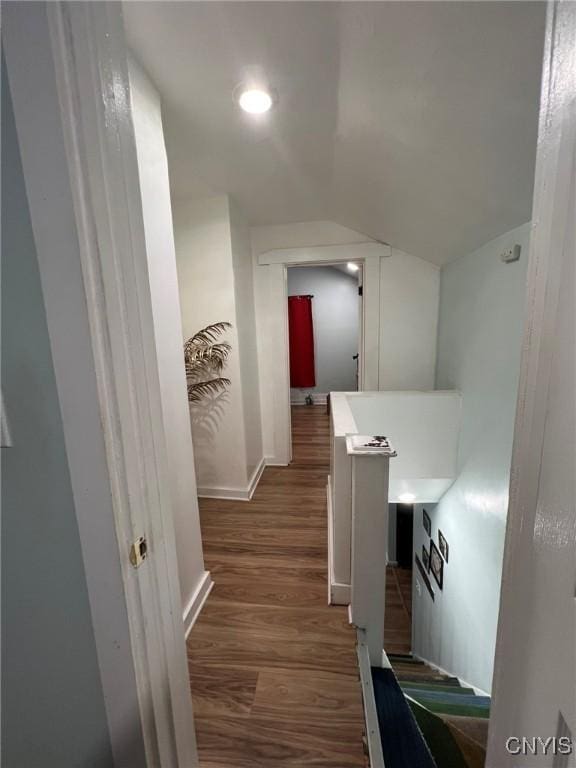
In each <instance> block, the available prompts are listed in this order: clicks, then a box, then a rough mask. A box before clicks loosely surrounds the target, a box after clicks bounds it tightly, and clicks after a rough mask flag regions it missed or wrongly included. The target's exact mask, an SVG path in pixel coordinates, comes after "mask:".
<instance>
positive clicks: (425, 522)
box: [422, 509, 432, 536]
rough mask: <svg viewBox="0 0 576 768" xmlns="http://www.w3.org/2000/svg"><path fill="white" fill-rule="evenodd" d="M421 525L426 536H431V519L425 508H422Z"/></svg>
mask: <svg viewBox="0 0 576 768" xmlns="http://www.w3.org/2000/svg"><path fill="white" fill-rule="evenodd" d="M422 525H423V526H424V530H425V531H426V533H427V534H428V536H432V521H431V520H430V515H429V514H428V512H426V510H425V509H423V510H422Z"/></svg>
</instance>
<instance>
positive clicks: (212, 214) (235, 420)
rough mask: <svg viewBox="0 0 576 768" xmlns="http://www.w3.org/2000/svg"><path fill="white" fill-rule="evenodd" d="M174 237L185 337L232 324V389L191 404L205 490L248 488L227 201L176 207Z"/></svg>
mask: <svg viewBox="0 0 576 768" xmlns="http://www.w3.org/2000/svg"><path fill="white" fill-rule="evenodd" d="M174 236H175V242H176V259H177V264H178V284H179V288H180V305H181V309H182V330H183V333H184V339H188V338H190V336H192V335H193V334H194V333H196V331H199V330H200V329H201V328H203V327H204V326H206V325H209V324H210V323H216V322H219V321H227V322H231V323H232V324H233V326H234V327H233V328H232V329H231V330H230V331H229V332H228V333H227V334H226V337H225V338H226V340H227V341H229V342H230V344H231V345H232V351H231V353H230V357H229V359H228V365H227V367H226V371H225V375H226V376H227V378H229V379H230V381H231V386H230V387H229V389H228V391H227V392H225V393H223V394H221V395H218V396H217V397H216V398H214V399H213V400H211V401H210V402H207V403H204V404H201V405H198V406H191V408H190V413H191V419H192V435H193V440H194V450H195V454H194V455H195V458H196V472H197V477H198V486H199V492H200V493H201V494H202V493H204V492H206V491H208V490H209V489H214V488H219V489H229V490H234V489H238V488H245V487H246V484H247V471H246V438H245V434H244V418H243V399H242V378H241V373H240V350H239V341H238V327H237V324H236V297H235V289H234V270H233V263H232V247H231V239H230V214H229V207H228V198H227V197H213V198H209V199H206V200H195V201H192V202H182V201H178V202H175V204H174Z"/></svg>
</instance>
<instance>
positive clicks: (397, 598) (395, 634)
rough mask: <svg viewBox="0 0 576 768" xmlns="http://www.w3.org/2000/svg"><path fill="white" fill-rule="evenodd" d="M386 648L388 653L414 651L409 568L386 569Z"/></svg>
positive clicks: (391, 567)
mask: <svg viewBox="0 0 576 768" xmlns="http://www.w3.org/2000/svg"><path fill="white" fill-rule="evenodd" d="M384 648H385V650H386V652H387V653H410V652H411V651H412V571H411V570H409V569H408V568H397V567H395V566H390V565H389V566H388V567H387V568H386V621H385V622H384Z"/></svg>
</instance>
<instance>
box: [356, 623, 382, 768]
mask: <svg viewBox="0 0 576 768" xmlns="http://www.w3.org/2000/svg"><path fill="white" fill-rule="evenodd" d="M356 655H357V656H358V671H359V673H360V685H361V686H362V702H363V704H364V721H365V723H366V741H367V743H368V756H369V758H370V768H385V766H384V754H383V752H382V739H381V736H380V727H379V725H378V713H377V711H376V698H375V696H374V684H373V682H372V670H371V667H370V656H369V653H368V646H367V645H366V635H365V632H364V630H363V629H357V630H356ZM382 666H383V667H389V666H390V664H389V663H388V659H387V657H386V654H385V653H384V652H382Z"/></svg>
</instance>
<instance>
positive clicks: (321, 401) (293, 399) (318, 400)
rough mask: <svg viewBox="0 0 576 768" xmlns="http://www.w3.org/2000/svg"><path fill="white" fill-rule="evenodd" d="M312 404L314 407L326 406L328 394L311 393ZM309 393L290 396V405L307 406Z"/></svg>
mask: <svg viewBox="0 0 576 768" xmlns="http://www.w3.org/2000/svg"><path fill="white" fill-rule="evenodd" d="M310 394H311V396H312V402H313V403H314V405H326V400H327V398H328V393H327V392H311V393H310ZM306 395H307V393H306V392H304V393H302V394H301V393H298V394H290V405H306Z"/></svg>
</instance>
